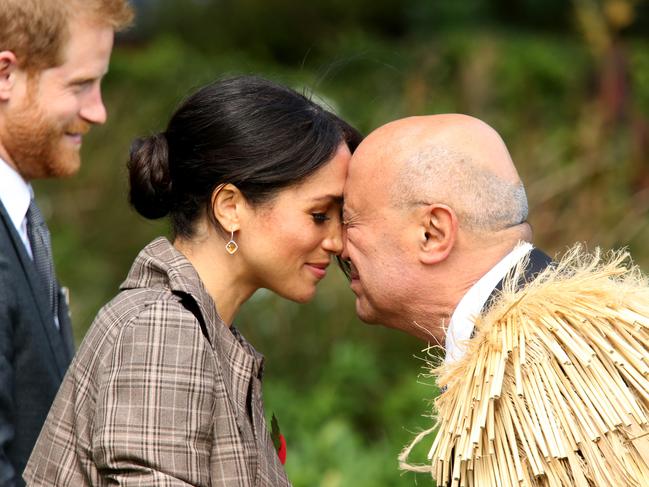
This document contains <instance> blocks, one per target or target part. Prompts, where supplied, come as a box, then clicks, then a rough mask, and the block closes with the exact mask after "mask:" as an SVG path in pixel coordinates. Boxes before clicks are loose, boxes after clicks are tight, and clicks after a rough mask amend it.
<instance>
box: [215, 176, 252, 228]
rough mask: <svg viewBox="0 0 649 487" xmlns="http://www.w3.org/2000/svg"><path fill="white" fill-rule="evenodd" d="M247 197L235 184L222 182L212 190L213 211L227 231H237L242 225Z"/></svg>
mask: <svg viewBox="0 0 649 487" xmlns="http://www.w3.org/2000/svg"><path fill="white" fill-rule="evenodd" d="M245 202H246V200H245V198H244V196H243V194H242V193H241V191H240V190H239V188H237V187H236V186H235V185H234V184H229V183H228V184H221V185H219V186H217V187H216V188H215V189H214V191H213V192H212V213H213V216H214V218H215V219H216V221H218V222H219V224H220V225H221V226H222V227H223V230H225V231H226V232H236V231H237V230H239V228H240V226H241V222H240V219H241V216H242V211H243V207H244V205H245Z"/></svg>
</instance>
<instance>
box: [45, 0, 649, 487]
mask: <svg viewBox="0 0 649 487" xmlns="http://www.w3.org/2000/svg"><path fill="white" fill-rule="evenodd" d="M137 5H138V8H139V16H138V20H137V27H136V28H135V29H133V30H132V31H131V32H129V33H127V34H126V35H124V36H122V37H121V38H120V40H119V42H118V44H117V46H116V49H115V52H114V55H113V61H112V66H111V72H110V73H109V75H108V76H107V78H106V80H105V83H104V95H105V102H106V105H107V108H108V110H109V114H110V117H109V122H108V123H107V124H106V125H105V126H103V127H98V128H96V129H94V130H93V132H92V133H91V134H92V135H90V136H89V137H88V138H87V140H86V142H85V144H84V148H83V158H84V164H83V167H82V169H81V172H80V174H78V175H77V176H75V177H74V178H72V179H70V180H66V181H43V182H39V183H37V187H36V191H37V194H38V198H39V201H40V202H41V206H42V208H43V210H44V212H45V213H46V215H47V216H48V220H49V222H50V227H51V231H52V235H53V244H54V251H55V260H56V266H57V272H58V274H59V277H60V279H61V280H62V281H63V283H64V284H65V285H68V286H69V287H70V289H71V295H72V298H71V299H72V312H73V318H74V324H75V334H76V337H77V342H80V341H81V340H82V338H83V336H84V334H85V332H86V330H87V329H88V327H89V325H90V323H91V321H92V318H93V317H94V315H95V314H96V312H97V311H98V309H99V308H100V307H101V306H102V305H103V304H104V303H105V302H106V301H108V300H109V299H110V298H111V297H112V296H113V295H114V294H115V292H116V289H117V287H118V285H119V283H120V282H121V280H122V279H123V278H124V276H125V274H126V272H127V271H128V269H129V267H130V264H131V262H132V260H133V258H134V257H135V255H136V254H137V252H138V251H139V250H140V249H141V248H142V247H143V246H144V245H145V244H146V243H148V242H149V241H150V240H151V239H153V238H154V237H155V236H157V235H159V234H167V233H168V229H167V226H166V223H164V222H150V221H146V220H144V219H142V218H139V217H138V216H137V215H136V214H135V213H134V212H133V211H132V210H131V209H129V207H128V204H127V196H126V195H127V183H126V169H125V162H126V159H127V154H128V148H129V145H130V142H131V140H132V139H133V138H134V137H135V136H137V135H141V134H147V133H150V132H153V131H157V130H161V129H163V128H164V126H165V123H166V122H167V120H168V118H169V116H170V114H171V111H172V110H173V108H174V107H175V106H176V105H177V104H178V102H179V101H180V100H181V99H182V98H183V96H185V95H186V94H187V93H188V92H189V91H190V90H192V89H194V88H196V87H198V86H200V85H201V84H203V83H205V82H207V81H210V80H212V79H214V78H217V77H222V76H226V75H230V74H240V73H255V74H259V75H262V76H265V77H269V78H272V79H274V80H276V81H280V82H283V83H286V84H288V85H290V86H293V87H295V88H297V89H299V90H305V91H307V92H309V93H313V94H314V95H315V96H317V97H318V98H319V99H320V100H323V101H324V102H325V103H327V104H329V105H330V106H331V107H333V108H334V109H335V110H337V111H338V112H339V113H340V114H341V115H342V116H343V117H345V118H346V119H348V120H349V121H350V122H351V123H353V124H354V125H356V126H357V127H358V128H359V129H361V130H362V131H363V132H365V133H367V132H369V131H371V130H372V129H373V128H375V127H377V126H379V125H381V124H383V123H385V122H388V121H390V120H393V119H396V118H400V117H404V116H409V115H415V114H429V113H442V112H463V113H469V114H472V115H475V116H478V117H480V118H483V119H484V120H486V121H487V122H488V123H490V124H491V125H493V126H494V127H495V128H496V129H497V130H498V131H499V132H500V133H501V134H502V135H503V137H504V139H505V141H506V142H507V144H508V146H509V148H510V151H511V153H512V155H513V158H514V161H515V162H516V163H517V166H518V167H519V170H520V173H521V176H522V177H523V180H524V181H525V182H526V185H527V190H528V196H529V199H530V214H531V223H532V225H533V226H534V229H535V235H536V237H535V238H536V243H537V245H538V246H540V247H542V248H544V249H545V250H546V251H548V252H550V253H554V252H559V251H561V250H562V249H565V248H566V246H568V245H570V244H571V243H573V242H574V241H576V240H579V241H585V242H586V243H587V244H588V245H589V246H590V247H595V246H602V247H604V248H610V247H618V246H628V247H629V248H630V250H631V251H632V254H633V255H634V258H635V259H636V261H637V262H638V263H639V264H640V265H641V266H642V267H643V268H644V269H645V271H646V270H648V269H649V249H648V246H647V243H648V242H649V225H647V210H648V209H649V171H648V170H647V168H648V162H649V128H648V123H647V114H649V39H648V36H647V32H648V30H649V14H648V10H647V5H646V3H645V2H642V1H634V0H629V1H625V0H613V1H586V0H579V1H574V2H572V3H567V2H562V1H559V0H552V1H550V0H547V1H534V0H525V1H514V0H493V1H486V0H466V1H462V2H456V1H451V0H440V1H434V0H401V1H399V0H345V1H342V0H329V1H327V0H312V1H310V2H302V3H298V2H294V1H292V0H238V1H234V0H229V1H228V0H221V1H217V0H202V1H189V0H185V1H180V0H177V1H171V0H167V1H162V0H160V1H140V2H138V3H137ZM353 302H354V300H353V295H352V294H351V293H350V292H349V290H348V289H347V285H346V283H345V281H344V279H343V277H342V276H341V275H337V274H336V273H335V272H334V273H332V275H330V276H329V277H328V278H327V279H326V280H325V282H323V283H322V285H321V290H320V292H319V295H318V296H317V298H316V299H315V300H314V301H313V302H312V303H310V304H308V305H297V304H294V303H290V302H287V301H283V300H281V299H279V298H277V297H275V296H273V295H272V294H270V293H268V292H263V291H261V292H258V293H257V294H256V295H255V296H254V297H253V299H252V300H251V301H250V302H249V303H247V304H246V306H245V308H244V309H243V311H242V313H241V314H240V316H239V317H238V318H237V320H236V322H237V324H238V326H239V327H240V329H241V330H242V331H243V332H244V334H245V335H246V336H247V337H248V338H249V339H250V340H251V341H252V342H253V343H254V344H255V346H256V347H257V348H258V349H259V350H260V351H262V352H263V353H264V354H265V355H266V357H267V369H266V370H267V372H266V382H265V401H266V406H267V411H268V414H269V415H270V412H274V413H275V414H276V415H277V417H278V419H279V423H280V426H281V428H282V432H283V433H284V434H285V436H286V438H287V441H288V462H287V466H286V468H287V471H288V473H289V476H290V478H291V480H292V481H293V483H294V484H295V485H296V486H298V487H300V486H322V487H335V486H356V487H364V486H403V485H413V484H415V483H417V484H420V485H432V482H431V481H430V480H429V479H428V477H427V476H426V475H423V474H418V475H414V474H410V473H406V474H404V473H402V472H399V471H398V469H397V461H396V457H397V455H398V453H399V451H400V450H401V448H402V447H403V446H404V445H405V444H406V443H407V441H408V440H409V439H410V438H412V437H413V436H414V435H413V432H415V431H419V430H420V429H422V428H425V427H427V426H428V425H429V424H430V419H429V418H427V417H426V416H424V414H425V412H426V411H427V410H430V401H431V400H432V399H433V397H434V396H435V395H436V393H437V390H436V388H435V386H434V385H433V384H432V380H430V379H427V378H426V377H420V376H419V374H420V373H421V372H422V371H423V369H422V366H423V365H424V361H423V360H422V359H423V358H425V357H426V356H427V354H426V353H425V352H423V351H422V349H423V348H424V347H425V344H423V343H420V342H417V341H415V340H414V339H412V338H410V337H407V336H405V335H402V334H400V333H398V332H395V331H392V330H386V329H383V328H381V327H375V326H368V325H365V324H362V323H360V322H359V321H358V320H357V319H356V317H355V315H354V308H353ZM426 452H427V448H426V447H425V446H422V447H421V448H420V449H418V450H416V451H415V459H416V460H420V461H423V460H424V459H425V455H426Z"/></svg>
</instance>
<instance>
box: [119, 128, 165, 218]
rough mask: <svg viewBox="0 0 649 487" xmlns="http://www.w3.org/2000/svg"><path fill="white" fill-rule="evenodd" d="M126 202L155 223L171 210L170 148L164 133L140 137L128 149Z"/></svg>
mask: <svg viewBox="0 0 649 487" xmlns="http://www.w3.org/2000/svg"><path fill="white" fill-rule="evenodd" d="M127 167H128V173H129V182H130V193H129V201H130V203H131V205H132V206H133V208H135V209H136V210H137V212H138V213H139V214H140V215H142V216H143V217H145V218H149V219H156V218H162V217H163V216H165V215H167V214H168V213H169V211H170V210H171V191H172V185H171V175H170V173H169V146H168V144H167V138H166V136H165V134H164V133H159V134H155V135H151V136H149V137H140V138H138V139H135V141H134V142H133V144H132V145H131V153H130V158H129V161H128V164H127Z"/></svg>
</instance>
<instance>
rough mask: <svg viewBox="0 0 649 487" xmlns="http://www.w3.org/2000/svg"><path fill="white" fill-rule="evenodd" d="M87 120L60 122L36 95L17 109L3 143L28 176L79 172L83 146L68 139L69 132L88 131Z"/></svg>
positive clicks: (39, 176) (47, 176) (53, 176)
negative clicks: (49, 113)
mask: <svg viewBox="0 0 649 487" xmlns="http://www.w3.org/2000/svg"><path fill="white" fill-rule="evenodd" d="M89 128H90V125H89V124H88V123H86V122H84V121H83V120H79V119H77V120H76V121H74V122H68V123H63V124H61V123H56V122H55V121H53V120H50V119H48V118H47V117H46V115H45V113H44V112H43V109H42V108H41V107H40V106H39V105H38V102H37V101H36V100H34V99H33V98H32V97H28V99H27V100H26V103H25V106H23V107H21V108H20V109H18V111H17V112H15V113H14V114H13V115H12V117H11V120H10V121H9V123H8V124H7V127H6V134H5V136H3V138H2V140H3V144H4V146H5V149H6V150H7V153H8V155H9V157H10V158H11V160H12V162H13V163H14V164H15V166H16V169H17V170H18V172H19V173H20V175H21V176H22V177H23V178H24V179H25V180H32V179H38V178H58V177H65V176H71V175H73V174H75V173H76V172H77V171H78V170H79V167H80V165H81V157H80V154H79V147H77V146H75V145H73V144H72V143H71V142H70V141H66V140H65V138H66V135H65V134H66V133H76V134H85V133H86V132H88V130H89Z"/></svg>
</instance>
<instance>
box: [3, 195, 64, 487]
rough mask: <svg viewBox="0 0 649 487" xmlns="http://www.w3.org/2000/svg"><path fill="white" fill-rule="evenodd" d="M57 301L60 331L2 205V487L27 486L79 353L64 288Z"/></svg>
mask: <svg viewBox="0 0 649 487" xmlns="http://www.w3.org/2000/svg"><path fill="white" fill-rule="evenodd" d="M58 297H59V310H60V311H59V324H60V331H59V330H57V328H56V326H55V324H54V321H53V318H52V314H51V311H50V308H49V303H48V298H47V290H46V289H45V286H44V284H42V283H41V281H40V280H39V276H38V275H37V274H36V268H35V267H34V264H33V262H32V260H31V259H30V257H29V255H28V253H27V251H26V249H25V246H24V244H23V242H22V240H21V239H20V236H19V235H18V232H17V231H16V229H15V227H14V226H13V223H12V222H11V220H10V219H9V215H8V214H7V212H6V210H5V208H4V206H3V205H2V203H1V202H0V486H13V485H16V486H22V485H24V484H23V481H22V479H21V473H22V471H23V469H24V468H25V464H26V463H27V460H28V458H29V455H30V453H31V450H32V448H33V446H34V443H35V442H36V438H37V437H38V433H39V432H40V430H41V427H42V426H43V423H44V422H45V417H46V416H47V413H48V411H49V409H50V406H51V404H52V401H53V400H54V396H55V395H56V393H57V391H58V388H59V385H60V384H61V381H62V380H63V375H64V374H65V371H66V369H67V367H68V365H69V363H70V361H71V360H72V356H73V354H74V344H73V340H72V328H71V325H70V318H69V314H68V307H67V303H66V300H65V298H64V297H63V293H62V292H61V290H60V288H59V292H58Z"/></svg>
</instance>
